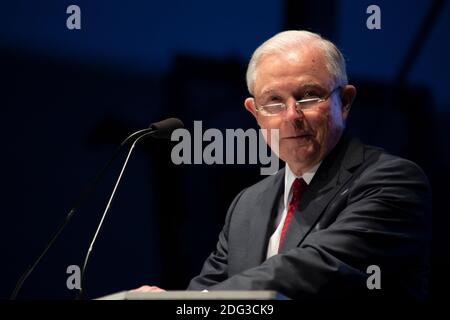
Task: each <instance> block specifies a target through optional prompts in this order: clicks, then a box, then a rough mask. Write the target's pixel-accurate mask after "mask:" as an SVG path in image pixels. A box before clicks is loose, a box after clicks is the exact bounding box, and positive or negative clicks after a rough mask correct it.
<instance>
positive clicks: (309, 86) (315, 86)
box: [261, 82, 326, 97]
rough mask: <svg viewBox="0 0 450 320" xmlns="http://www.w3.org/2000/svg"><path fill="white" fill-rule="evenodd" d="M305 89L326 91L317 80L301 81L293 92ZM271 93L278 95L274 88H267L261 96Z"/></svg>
mask: <svg viewBox="0 0 450 320" xmlns="http://www.w3.org/2000/svg"><path fill="white" fill-rule="evenodd" d="M307 89H317V90H322V91H326V89H325V88H324V87H323V86H321V85H320V84H318V83H317V82H307V83H303V84H301V85H299V86H298V87H297V88H296V89H295V91H294V92H300V91H304V90H307ZM272 94H274V95H279V91H278V90H276V89H267V90H264V91H263V92H262V93H261V97H266V96H268V95H272Z"/></svg>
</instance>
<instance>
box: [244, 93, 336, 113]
mask: <svg viewBox="0 0 450 320" xmlns="http://www.w3.org/2000/svg"><path fill="white" fill-rule="evenodd" d="M338 89H339V90H341V89H342V86H337V87H336V88H334V89H333V90H331V91H330V92H329V93H328V94H327V95H325V96H324V97H322V98H308V99H301V100H297V101H295V110H296V111H297V112H299V111H300V110H301V111H303V110H310V109H313V108H315V107H316V106H317V105H318V104H319V103H321V102H324V101H326V100H328V98H329V97H331V96H332V95H333V94H334V93H335V92H336V91H337V90H338ZM253 100H254V101H255V109H256V111H258V112H260V113H261V114H262V115H263V116H265V117H274V116H278V115H280V114H281V113H283V112H284V111H286V110H287V108H288V106H287V105H286V103H284V102H280V103H271V104H266V105H263V106H258V105H257V104H256V100H255V98H253ZM311 102H314V103H311ZM306 103H311V105H310V106H308V107H305V104H306ZM302 104H303V106H302ZM274 106H280V111H279V112H277V113H267V111H266V110H265V108H266V107H274Z"/></svg>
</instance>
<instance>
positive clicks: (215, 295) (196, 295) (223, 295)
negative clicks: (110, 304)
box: [95, 290, 289, 300]
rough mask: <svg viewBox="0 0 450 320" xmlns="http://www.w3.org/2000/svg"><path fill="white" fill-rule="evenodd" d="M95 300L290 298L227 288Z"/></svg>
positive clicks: (123, 294)
mask: <svg viewBox="0 0 450 320" xmlns="http://www.w3.org/2000/svg"><path fill="white" fill-rule="evenodd" d="M95 300H289V299H288V298H287V297H286V296H284V295H282V294H281V293H278V292H277V291H270V290H245V291H243V290H239V291H234V290H227V291H208V292H203V291H175V290H174V291H164V292H135V291H120V292H117V293H113V294H110V295H106V296H103V297H99V298H97V299H95Z"/></svg>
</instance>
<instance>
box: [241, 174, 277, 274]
mask: <svg viewBox="0 0 450 320" xmlns="http://www.w3.org/2000/svg"><path fill="white" fill-rule="evenodd" d="M283 190H284V168H283V169H282V170H280V171H279V172H278V173H277V174H276V175H275V176H274V177H273V179H271V180H270V181H269V182H268V183H267V184H266V186H265V188H264V189H263V190H262V191H261V193H260V194H259V196H258V199H259V200H258V203H256V207H255V210H252V211H253V212H254V214H255V215H257V216H254V217H253V219H251V224H250V236H249V242H248V248H247V251H246V252H248V255H247V259H246V262H245V265H246V268H252V267H255V266H258V265H260V264H261V262H262V261H264V260H265V258H266V250H267V244H268V240H269V234H270V232H271V230H272V220H273V216H274V215H275V213H276V212H277V211H278V200H279V198H280V195H281V193H282V191H283Z"/></svg>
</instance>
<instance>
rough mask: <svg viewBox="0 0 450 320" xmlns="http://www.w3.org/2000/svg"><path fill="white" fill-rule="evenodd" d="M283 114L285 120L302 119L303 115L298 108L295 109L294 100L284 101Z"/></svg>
mask: <svg viewBox="0 0 450 320" xmlns="http://www.w3.org/2000/svg"><path fill="white" fill-rule="evenodd" d="M284 116H285V118H286V120H298V119H303V118H304V117H305V115H304V114H303V111H302V110H300V109H299V110H298V111H297V105H296V101H295V100H292V101H288V102H286V111H285V114H284Z"/></svg>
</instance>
